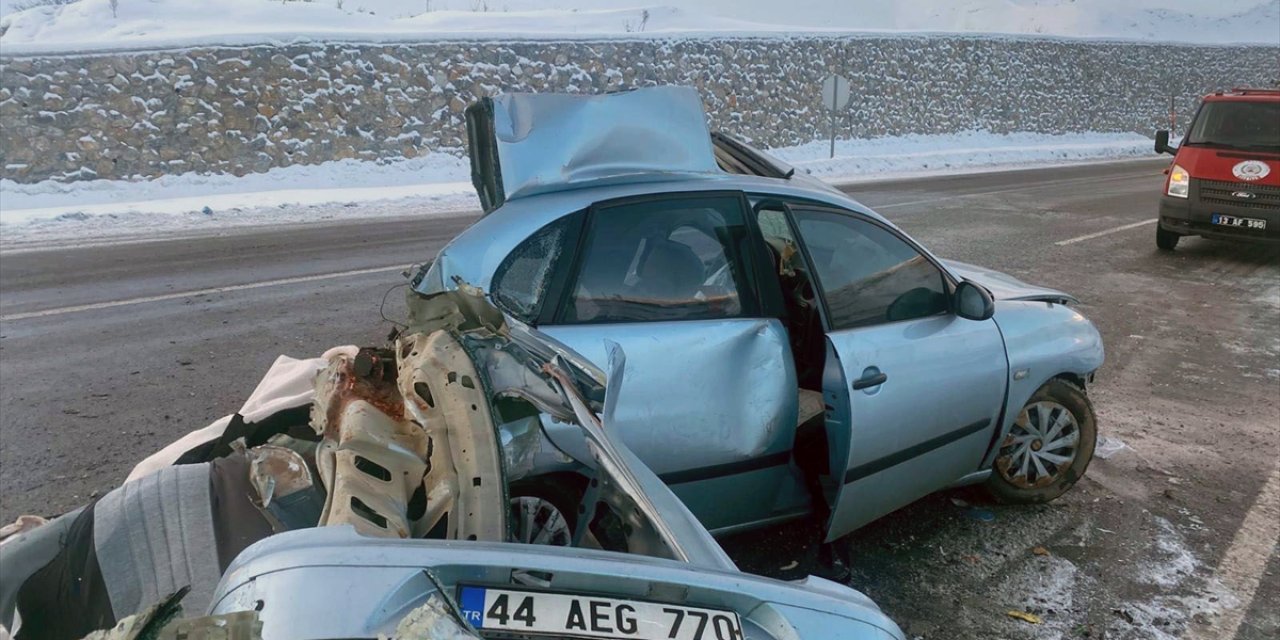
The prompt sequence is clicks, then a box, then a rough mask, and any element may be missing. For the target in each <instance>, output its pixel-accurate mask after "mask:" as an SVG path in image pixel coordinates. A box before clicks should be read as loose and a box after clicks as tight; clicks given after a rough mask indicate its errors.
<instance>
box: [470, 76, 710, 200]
mask: <svg viewBox="0 0 1280 640" xmlns="http://www.w3.org/2000/svg"><path fill="white" fill-rule="evenodd" d="M466 116H467V144H468V147H469V151H470V153H469V155H470V157H471V179H472V182H473V184H474V185H475V187H476V192H477V193H478V194H479V196H480V203H481V205H482V207H483V208H484V210H485V212H489V211H492V210H494V209H496V208H498V207H499V206H501V205H502V203H504V202H506V201H508V200H514V199H516V198H522V197H526V196H530V195H534V194H538V193H546V192H549V191H557V190H560V189H565V188H574V187H576V186H580V185H583V184H590V183H600V182H634V181H637V180H640V181H643V180H671V179H679V178H698V177H703V176H710V175H715V174H718V173H720V169H719V165H718V164H717V163H716V157H715V151H714V148H713V146H712V142H711V132H710V130H709V129H708V128H707V116H706V113H705V112H703V110H702V99H701V98H700V97H699V96H698V92H697V91H696V90H695V89H693V88H692V87H678V86H661V87H648V88H644V89H634V90H630V91H624V92H618V93H608V94H603V95H570V94H559V93H546V94H533V93H504V94H501V95H499V96H497V97H494V98H482V99H481V100H479V101H478V102H476V103H475V104H473V105H471V106H470V107H469V108H468V109H467V113H466Z"/></svg>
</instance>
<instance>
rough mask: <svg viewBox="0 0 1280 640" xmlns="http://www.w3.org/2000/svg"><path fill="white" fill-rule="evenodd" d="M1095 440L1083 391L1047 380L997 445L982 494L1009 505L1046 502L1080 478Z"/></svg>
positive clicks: (1093, 420) (1090, 406)
mask: <svg viewBox="0 0 1280 640" xmlns="http://www.w3.org/2000/svg"><path fill="white" fill-rule="evenodd" d="M1097 440H1098V432H1097V419H1096V418H1095V416H1094V413H1093V404H1092V403H1091V402H1089V397H1088V396H1087V395H1085V393H1084V390H1083V389H1081V388H1080V387H1077V386H1076V385H1074V384H1071V383H1070V382H1067V381H1066V380H1061V379H1056V378H1055V379H1053V380H1050V381H1049V382H1047V383H1046V384H1045V385H1044V386H1043V387H1040V388H1039V389H1038V390H1036V392H1035V394H1034V395H1032V396H1031V399H1030V400H1029V401H1027V404H1026V406H1024V407H1023V408H1022V411H1021V412H1020V413H1019V414H1018V418H1017V420H1015V421H1014V423H1013V426H1012V427H1011V428H1010V429H1009V433H1008V435H1006V436H1005V439H1004V441H1003V442H1002V443H1001V444H1000V452H999V454H998V455H997V457H996V461H995V466H994V468H993V469H992V472H991V477H990V478H989V479H988V480H987V483H986V489H987V491H988V492H989V493H990V494H991V496H992V497H993V498H995V499H996V500H997V501H999V502H1003V503H1007V504H1040V503H1044V502H1049V501H1050V500H1053V499H1054V498H1057V497H1058V496H1060V495H1062V494H1064V493H1066V492H1067V490H1068V489H1070V488H1071V487H1072V486H1073V485H1074V484H1075V483H1076V481H1078V480H1079V479H1080V478H1081V477H1083V476H1084V472H1085V469H1087V468H1088V467H1089V462H1090V461H1092V460H1093V448H1094V445H1095V444H1097Z"/></svg>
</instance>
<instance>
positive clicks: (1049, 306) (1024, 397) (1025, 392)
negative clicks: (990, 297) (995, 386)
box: [982, 300, 1106, 468]
mask: <svg viewBox="0 0 1280 640" xmlns="http://www.w3.org/2000/svg"><path fill="white" fill-rule="evenodd" d="M993 320H995V322H996V324H997V325H999V326H1000V333H1001V334H1002V335H1003V336H1004V344H1005V353H1006V354H1007V356H1008V358H1009V381H1008V389H1009V391H1008V399H1007V400H1006V401H1005V411H1004V420H1003V424H1002V425H1001V429H1000V432H999V434H998V437H999V438H1003V437H1004V435H1005V434H1006V433H1008V432H1009V428H1010V427H1011V426H1012V425H1013V423H1014V421H1015V420H1017V419H1018V413H1019V411H1020V410H1021V408H1022V407H1023V406H1024V405H1025V404H1026V403H1027V401H1028V400H1029V399H1030V398H1031V395H1032V394H1034V393H1035V392H1036V389H1039V388H1040V387H1041V386H1043V385H1044V383H1046V382H1048V381H1049V380H1051V379H1053V378H1057V377H1065V378H1066V379H1067V380H1069V381H1071V382H1073V383H1074V384H1077V385H1081V384H1083V383H1084V381H1086V380H1087V379H1088V378H1089V377H1090V375H1091V374H1092V373H1093V372H1095V371H1097V370H1098V368H1099V367H1101V366H1102V362H1103V360H1104V359H1105V355H1106V352H1105V349H1104V348H1103V344H1102V335H1101V334H1100V333H1098V329H1097V327H1095V326H1093V323H1092V322H1090V321H1089V319H1088V318H1086V317H1084V314H1082V313H1080V312H1079V311H1076V310H1075V309H1072V308H1071V307H1069V306H1067V305H1063V304H1057V303H1053V302H1043V301H1027V300H999V301H997V302H996V314H995V317H994V318H993ZM996 453H997V451H996V448H995V447H993V448H992V450H991V451H989V452H988V453H987V457H986V458H985V459H984V460H983V464H982V467H983V468H988V467H990V466H991V464H992V462H994V460H995V456H996Z"/></svg>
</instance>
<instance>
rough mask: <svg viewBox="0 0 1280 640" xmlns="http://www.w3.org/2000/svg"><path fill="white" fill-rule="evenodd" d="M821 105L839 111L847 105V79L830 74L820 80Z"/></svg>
mask: <svg viewBox="0 0 1280 640" xmlns="http://www.w3.org/2000/svg"><path fill="white" fill-rule="evenodd" d="M822 106H823V108H825V109H828V110H830V111H839V110H841V109H843V108H845V107H847V106H849V79H848V78H845V77H844V76H840V75H836V74H834V73H833V74H831V75H829V76H827V77H826V78H824V79H823V80H822Z"/></svg>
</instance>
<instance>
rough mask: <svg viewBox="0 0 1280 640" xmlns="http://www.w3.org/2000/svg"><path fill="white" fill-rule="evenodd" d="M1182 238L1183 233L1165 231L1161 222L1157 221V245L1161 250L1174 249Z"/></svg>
mask: <svg viewBox="0 0 1280 640" xmlns="http://www.w3.org/2000/svg"><path fill="white" fill-rule="evenodd" d="M1180 238H1182V234H1180V233H1174V232H1172V231H1165V230H1164V229H1163V228H1161V227H1160V224H1159V223H1156V246H1157V247H1159V248H1160V250H1161V251H1173V248H1174V247H1176V246H1178V240H1179V239H1180Z"/></svg>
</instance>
